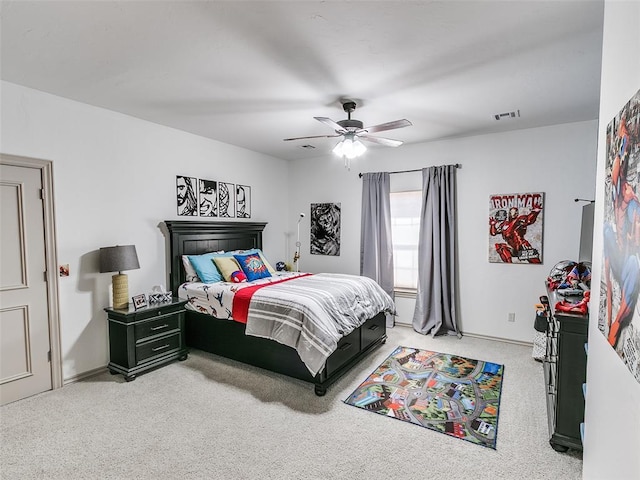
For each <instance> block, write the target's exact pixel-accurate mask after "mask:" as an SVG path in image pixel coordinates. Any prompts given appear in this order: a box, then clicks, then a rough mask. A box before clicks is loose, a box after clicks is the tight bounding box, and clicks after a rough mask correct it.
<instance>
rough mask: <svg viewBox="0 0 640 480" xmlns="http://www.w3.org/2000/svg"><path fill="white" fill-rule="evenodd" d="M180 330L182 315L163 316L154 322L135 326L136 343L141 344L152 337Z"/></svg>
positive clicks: (150, 321)
mask: <svg viewBox="0 0 640 480" xmlns="http://www.w3.org/2000/svg"><path fill="white" fill-rule="evenodd" d="M179 328H180V314H178V315H176V314H170V315H163V316H161V317H158V318H154V319H153V320H148V321H146V322H141V323H138V324H136V326H135V337H136V342H138V343H139V342H141V341H144V340H145V339H146V337H150V336H152V335H159V334H161V333H166V332H170V331H171V330H177V329H179Z"/></svg>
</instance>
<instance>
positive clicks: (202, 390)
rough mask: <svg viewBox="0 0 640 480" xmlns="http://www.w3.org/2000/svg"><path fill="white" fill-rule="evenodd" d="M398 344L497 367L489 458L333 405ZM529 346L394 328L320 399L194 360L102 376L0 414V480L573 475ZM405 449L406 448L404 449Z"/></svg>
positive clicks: (226, 364) (578, 466)
mask: <svg viewBox="0 0 640 480" xmlns="http://www.w3.org/2000/svg"><path fill="white" fill-rule="evenodd" d="M398 345H411V346H413V347H416V348H423V349H427V350H434V351H440V352H448V353H452V354H456V355H461V356H466V357H469V358H480V359H491V360H492V361H494V362H496V363H500V364H502V365H504V366H505V371H506V372H508V374H507V376H506V377H505V379H504V382H503V388H502V400H501V404H500V434H499V435H500V439H499V443H498V449H497V450H490V449H486V448H479V447H478V446H476V445H473V444H471V443H467V442H461V441H460V440H458V439H456V438H451V437H448V436H446V435H442V434H440V433H438V432H434V431H431V430H428V429H424V428H416V427H415V426H413V425H409V424H406V423H404V422H392V421H381V420H383V419H380V418H378V417H377V416H376V415H371V414H370V413H368V412H365V411H363V410H360V409H356V408H353V407H351V406H348V405H345V404H344V403H343V400H344V399H345V398H347V396H348V395H349V394H350V393H351V392H352V391H353V390H354V389H355V388H356V387H357V386H358V385H359V384H360V382H362V380H363V379H364V378H366V376H367V375H368V374H369V373H370V372H372V371H373V370H374V369H375V367H376V366H377V365H379V364H380V363H381V362H382V361H383V360H384V359H385V358H386V357H387V356H388V355H389V354H390V353H391V352H392V351H393V350H394V349H395V348H396V347H397V346H398ZM544 395H545V393H544V380H543V373H542V366H541V364H540V363H538V362H536V361H534V360H533V359H532V358H531V347H525V346H518V345H512V344H508V343H499V342H492V341H488V340H480V339H474V338H471V337H463V338H462V339H460V340H458V339H457V338H456V337H438V338H435V339H432V338H431V337H428V336H422V335H419V334H417V333H415V332H413V330H411V329H410V328H406V327H396V328H395V329H393V330H391V331H390V332H389V340H388V341H387V344H386V345H384V346H383V347H382V348H380V349H379V350H377V351H376V352H375V353H374V354H373V355H371V356H370V357H368V358H367V359H366V360H364V361H363V362H361V363H360V364H359V365H358V366H357V367H356V368H355V369H354V370H352V371H351V372H350V373H349V374H348V375H347V376H345V377H343V378H342V379H341V380H340V381H338V382H337V383H336V384H335V385H334V386H333V387H332V388H330V389H329V391H328V393H327V395H326V396H324V397H316V396H315V395H314V393H313V387H312V386H309V385H308V384H306V383H304V382H300V381H297V380H292V379H289V378H285V377H281V376H279V375H276V374H271V373H268V372H264V371H262V370H259V369H257V368H253V367H248V366H245V365H240V364H238V363H235V362H232V361H228V360H225V359H222V358H220V357H216V356H213V355H209V354H206V353H203V352H197V351H194V352H192V353H191V355H190V356H189V359H188V360H187V361H185V362H176V363H173V364H171V365H168V366H166V367H163V368H161V369H158V370H155V371H153V372H149V373H147V374H145V375H141V376H140V377H139V378H138V379H137V380H135V381H134V382H131V383H126V382H124V381H123V380H122V377H121V376H111V375H109V374H108V373H106V372H105V373H104V374H101V375H98V376H95V377H93V378H91V379H88V380H85V381H82V382H77V383H74V384H71V385H68V386H66V387H64V388H62V389H60V390H56V391H52V392H47V393H44V394H41V395H37V396H35V397H31V398H29V399H26V400H23V401H20V402H15V403H13V404H10V405H6V406H4V407H2V408H0V421H1V435H2V437H1V446H0V462H1V463H0V472H1V473H0V475H1V478H3V479H5V478H6V479H19V480H26V479H64V480H74V479H83V480H84V479H101V480H102V479H225V480H227V479H228V480H236V479H283V480H289V479H295V480H298V479H299V480H308V479H322V480H330V479H336V480H344V479H351V478H432V479H439V480H448V479H451V480H453V479H456V480H457V479H460V478H489V477H487V472H491V474H490V477H491V478H492V479H516V478H517V479H518V480H526V479H535V480H542V479H554V480H556V479H562V480H570V479H579V478H580V477H581V470H582V461H581V457H580V454H579V453H578V452H571V451H570V452H569V453H565V454H563V453H558V452H555V451H553V450H552V449H551V447H550V446H549V444H548V432H547V419H546V411H545V396H544ZM408 446H409V447H408Z"/></svg>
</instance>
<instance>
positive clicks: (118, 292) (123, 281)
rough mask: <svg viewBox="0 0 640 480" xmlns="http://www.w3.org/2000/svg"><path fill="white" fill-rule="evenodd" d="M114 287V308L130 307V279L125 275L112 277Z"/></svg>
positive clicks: (120, 274)
mask: <svg viewBox="0 0 640 480" xmlns="http://www.w3.org/2000/svg"><path fill="white" fill-rule="evenodd" d="M111 281H112V285H113V308H128V307H129V279H128V277H127V275H126V274H125V273H119V274H117V275H114V276H113V277H111Z"/></svg>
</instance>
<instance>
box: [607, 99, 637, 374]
mask: <svg viewBox="0 0 640 480" xmlns="http://www.w3.org/2000/svg"><path fill="white" fill-rule="evenodd" d="M639 169H640V91H638V92H636V94H635V95H634V96H633V97H632V98H631V100H629V102H628V103H627V104H626V105H625V106H624V107H623V108H622V110H621V111H620V112H619V113H618V115H617V116H616V117H615V118H614V119H613V120H611V122H610V123H609V125H608V126H607V136H606V165H605V172H606V174H605V184H604V219H603V250H604V251H603V262H602V279H601V282H600V304H599V311H598V328H599V330H600V331H601V332H602V334H603V335H604V337H605V338H606V339H607V341H608V342H609V345H611V347H612V348H613V349H614V350H615V351H616V353H617V354H618V356H619V357H620V358H621V359H622V361H623V362H624V364H625V365H626V366H627V368H628V369H629V371H630V372H631V374H632V375H633V376H634V377H635V379H636V380H637V381H638V382H639V383H640V314H638V305H637V303H638V293H639V292H640V201H638V188H639V185H640V184H639V181H638V180H639V179H638V175H639Z"/></svg>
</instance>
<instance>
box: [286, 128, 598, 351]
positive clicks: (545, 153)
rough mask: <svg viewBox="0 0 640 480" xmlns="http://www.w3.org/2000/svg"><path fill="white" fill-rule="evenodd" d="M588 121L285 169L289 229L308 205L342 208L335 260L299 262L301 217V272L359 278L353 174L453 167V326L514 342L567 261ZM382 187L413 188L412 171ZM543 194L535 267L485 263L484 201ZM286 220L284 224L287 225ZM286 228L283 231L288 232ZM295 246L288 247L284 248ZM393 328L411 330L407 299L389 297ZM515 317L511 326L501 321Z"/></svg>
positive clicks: (591, 170)
mask: <svg viewBox="0 0 640 480" xmlns="http://www.w3.org/2000/svg"><path fill="white" fill-rule="evenodd" d="M596 140H597V122H596V121H589V122H580V123H572V124H563V125H555V126H548V127H544V128H536V129H528V130H518V131H512V132H508V133H502V134H495V135H483V136H476V137H467V138H459V139H451V140H446V141H439V142H432V143H425V144H418V145H404V146H402V147H400V148H398V149H391V148H371V149H370V150H369V151H368V152H367V154H366V155H365V156H364V157H361V158H360V159H357V160H355V161H354V162H352V167H351V171H347V170H345V168H344V166H343V162H341V161H340V160H338V159H336V158H335V157H331V156H329V157H321V158H314V159H310V160H299V161H297V162H294V164H293V165H292V167H291V177H290V180H291V209H290V211H291V212H293V214H290V218H289V221H290V225H294V224H295V221H296V219H297V218H294V217H295V214H296V212H298V211H300V212H305V213H307V215H308V214H309V209H310V204H311V203H322V202H335V203H341V206H342V223H341V225H342V241H341V254H340V256H339V257H330V256H317V255H310V254H309V221H308V217H307V218H305V219H304V220H303V222H302V223H301V234H300V236H301V242H302V259H301V266H300V269H301V270H308V271H312V272H318V271H329V272H344V273H356V274H357V273H359V268H360V267H359V261H360V260H359V259H360V257H359V249H360V210H361V195H362V182H361V179H360V178H359V177H358V173H359V172H368V171H371V172H373V171H397V170H406V169H415V168H422V167H425V166H430V165H443V164H453V163H460V164H461V165H462V168H461V169H459V170H458V171H457V187H458V206H457V208H458V229H459V230H458V252H457V254H458V265H459V272H460V292H459V298H460V302H459V325H460V328H461V329H462V331H463V332H467V333H470V334H476V335H484V336H490V337H496V338H505V339H510V340H515V341H523V342H531V341H532V339H533V333H534V331H533V318H534V313H533V312H534V308H533V304H534V303H536V302H537V301H538V297H539V295H541V294H543V293H544V280H545V278H546V277H547V275H548V273H549V270H550V269H551V267H552V266H553V265H554V264H555V263H557V262H558V261H560V260H564V259H577V256H578V248H579V238H580V220H581V205H582V204H580V203H575V202H574V201H573V199H574V198H594V195H595V167H596ZM391 178H392V182H393V183H392V188H395V189H397V190H402V189H412V188H414V189H420V188H421V173H419V172H416V173H404V174H397V175H392V176H391ZM517 192H545V203H546V206H545V212H544V251H543V262H544V263H543V265H515V264H514V265H508V264H492V263H489V262H488V260H487V256H488V199H489V195H490V194H493V193H517ZM292 222H293V223H292ZM290 230H293V228H291V227H290ZM293 242H295V240H293ZM397 304H398V310H399V316H398V318H397V321H398V322H399V323H408V324H410V323H411V319H412V316H413V308H414V304H415V301H414V300H413V299H405V298H399V299H397ZM509 313H515V318H516V320H515V322H513V323H511V322H508V321H507V319H508V314H509Z"/></svg>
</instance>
